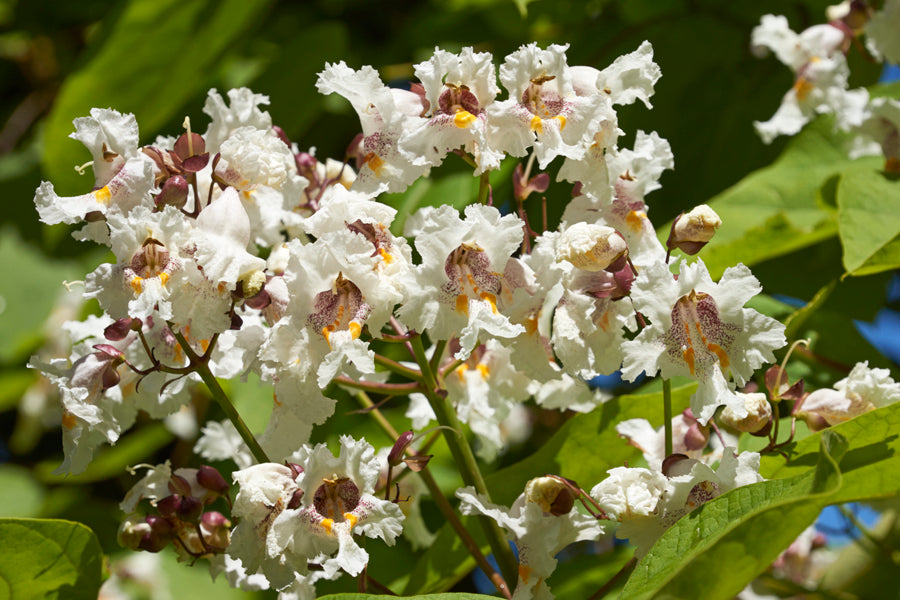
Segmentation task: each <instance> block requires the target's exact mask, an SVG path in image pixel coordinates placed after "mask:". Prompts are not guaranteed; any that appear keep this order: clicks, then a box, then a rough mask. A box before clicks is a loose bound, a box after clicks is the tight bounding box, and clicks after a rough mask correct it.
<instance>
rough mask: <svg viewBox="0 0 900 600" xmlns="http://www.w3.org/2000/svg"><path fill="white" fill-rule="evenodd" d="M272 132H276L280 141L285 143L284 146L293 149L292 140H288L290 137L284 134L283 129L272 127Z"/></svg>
mask: <svg viewBox="0 0 900 600" xmlns="http://www.w3.org/2000/svg"><path fill="white" fill-rule="evenodd" d="M272 131H274V132H275V135H277V136H278V139H279V140H281V141H282V142H284V144H285V145H286V146H287V147H288V148H290V147H291V140H290V139H288V136H287V134H286V133H285V132H284V129H282V128H281V127H279V126H278V125H272Z"/></svg>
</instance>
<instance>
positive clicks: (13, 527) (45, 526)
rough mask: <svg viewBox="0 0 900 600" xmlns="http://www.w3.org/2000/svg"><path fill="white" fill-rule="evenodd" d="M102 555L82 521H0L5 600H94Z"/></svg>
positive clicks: (0, 565) (0, 572) (0, 573)
mask: <svg viewBox="0 0 900 600" xmlns="http://www.w3.org/2000/svg"><path fill="white" fill-rule="evenodd" d="M102 564H103V553H102V552H101V550H100V543H99V542H98V541H97V537H96V536H95V535H94V533H93V532H92V531H91V530H90V529H88V528H87V527H85V526H84V525H82V524H81V523H73V522H71V521H58V520H50V519H46V520H45V519H0V582H2V583H3V584H4V586H5V588H6V591H7V592H8V594H9V595H8V596H7V597H8V598H51V599H60V600H95V599H96V598H97V594H98V592H99V591H100V576H101V566H102Z"/></svg>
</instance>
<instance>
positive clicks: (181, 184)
mask: <svg viewBox="0 0 900 600" xmlns="http://www.w3.org/2000/svg"><path fill="white" fill-rule="evenodd" d="M188 187H189V186H188V182H187V179H185V178H184V177H182V176H181V175H173V176H172V177H169V178H168V179H166V182H165V183H164V184H163V186H162V190H160V192H159V194H157V196H156V200H155V202H156V207H157V208H158V209H159V210H162V209H163V208H165V207H166V206H174V207H175V208H184V205H185V204H187V198H188Z"/></svg>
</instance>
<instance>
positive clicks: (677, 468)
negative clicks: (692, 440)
mask: <svg viewBox="0 0 900 600" xmlns="http://www.w3.org/2000/svg"><path fill="white" fill-rule="evenodd" d="M694 462H695V461H692V460H691V459H690V457H689V456H688V455H686V454H670V455H669V456H667V457H666V458H665V460H663V462H662V467H661V469H662V474H663V475H665V476H666V477H677V476H679V475H684V474H686V473H690V472H691V467H693V466H694Z"/></svg>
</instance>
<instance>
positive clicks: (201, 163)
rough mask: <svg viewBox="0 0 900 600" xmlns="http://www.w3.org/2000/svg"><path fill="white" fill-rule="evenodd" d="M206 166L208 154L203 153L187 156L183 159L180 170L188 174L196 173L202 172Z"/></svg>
mask: <svg viewBox="0 0 900 600" xmlns="http://www.w3.org/2000/svg"><path fill="white" fill-rule="evenodd" d="M208 164H209V152H204V153H203V154H198V155H196V156H189V157H187V158H186V159H184V161H183V162H182V163H181V168H182V169H184V170H185V171H186V172H188V173H196V172H198V171H202V170H203V168H204V167H205V166H206V165H208Z"/></svg>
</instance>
